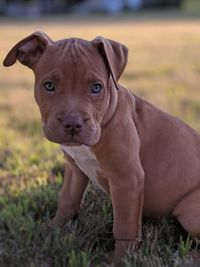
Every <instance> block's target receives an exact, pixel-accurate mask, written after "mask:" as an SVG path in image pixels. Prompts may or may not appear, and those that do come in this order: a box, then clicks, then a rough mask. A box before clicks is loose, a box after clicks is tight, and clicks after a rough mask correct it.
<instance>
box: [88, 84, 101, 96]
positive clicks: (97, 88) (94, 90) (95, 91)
mask: <svg viewBox="0 0 200 267" xmlns="http://www.w3.org/2000/svg"><path fill="white" fill-rule="evenodd" d="M101 90H102V85H101V84H100V83H94V84H93V85H92V89H91V92H92V94H99V93H100V92H101Z"/></svg>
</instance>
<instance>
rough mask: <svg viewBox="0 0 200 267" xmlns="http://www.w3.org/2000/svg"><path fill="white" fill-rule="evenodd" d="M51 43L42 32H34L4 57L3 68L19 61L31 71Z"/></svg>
mask: <svg viewBox="0 0 200 267" xmlns="http://www.w3.org/2000/svg"><path fill="white" fill-rule="evenodd" d="M50 44H53V41H52V40H51V39H50V38H49V37H48V36H47V35H46V34H45V33H43V32H35V33H33V34H31V35H29V36H28V37H26V38H25V39H23V40H21V41H20V42H19V43H17V44H16V45H15V46H14V47H13V48H12V49H11V50H10V52H9V53H8V55H7V56H6V58H5V60H4V62H3V64H4V66H5V67H9V66H11V65H13V64H14V63H15V62H16V60H19V61H20V62H21V63H22V64H23V65H26V66H27V67H29V68H31V69H33V68H34V67H35V65H36V63H37V62H38V60H39V58H40V56H41V55H42V53H43V52H44V50H45V49H46V47H47V46H48V45H50Z"/></svg>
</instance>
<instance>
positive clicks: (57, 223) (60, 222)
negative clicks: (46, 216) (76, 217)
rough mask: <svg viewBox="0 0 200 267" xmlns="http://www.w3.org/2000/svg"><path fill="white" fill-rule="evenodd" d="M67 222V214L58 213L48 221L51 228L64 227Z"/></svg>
mask: <svg viewBox="0 0 200 267" xmlns="http://www.w3.org/2000/svg"><path fill="white" fill-rule="evenodd" d="M66 222H67V218H66V217H65V216H62V215H59V214H56V215H55V217H54V218H53V219H52V220H51V221H50V222H49V223H48V226H49V227H51V228H54V227H62V226H64V225H65V223H66Z"/></svg>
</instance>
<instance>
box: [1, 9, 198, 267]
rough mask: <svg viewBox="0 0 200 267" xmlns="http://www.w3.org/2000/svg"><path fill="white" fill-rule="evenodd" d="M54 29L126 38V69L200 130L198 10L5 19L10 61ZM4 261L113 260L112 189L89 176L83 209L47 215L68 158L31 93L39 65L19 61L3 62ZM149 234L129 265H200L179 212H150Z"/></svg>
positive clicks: (128, 77)
mask: <svg viewBox="0 0 200 267" xmlns="http://www.w3.org/2000/svg"><path fill="white" fill-rule="evenodd" d="M38 29H40V30H43V31H45V32H47V33H48V34H49V36H51V37H52V38H53V39H59V38H64V37H71V36H78V37H82V38H85V39H93V38H94V37H95V36H97V35H103V36H106V37H108V38H111V39H115V40H118V41H120V42H122V43H124V44H126V45H127V47H128V48H129V63H128V66H127V68H126V70H125V72H124V75H123V76H122V78H121V84H124V85H125V86H127V87H128V88H130V89H131V90H133V91H134V92H135V93H136V94H138V95H140V96H142V97H144V98H145V99H147V100H149V101H151V102H152V103H153V104H155V105H157V106H159V107H160V108H161V109H163V110H165V111H167V112H170V113H171V114H174V115H176V116H178V117H180V118H182V119H183V120H184V121H186V122H187V123H188V124H190V125H191V126H192V127H194V128H195V129H196V130H197V131H199V132H200V120H199V116H200V90H199V89H200V62H199V56H200V52H199V47H200V20H198V19H197V18H195V19H191V18H188V16H185V15H183V16H182V15H179V19H178V20H177V19H176V18H175V16H174V15H173V16H172V17H171V16H170V13H169V14H168V16H167V15H166V13H165V16H164V18H162V14H159V16H157V17H156V16H155V17H154V16H150V19H148V17H146V15H145V14H142V18H140V17H139V15H138V14H135V18H132V17H131V16H130V15H128V18H127V17H123V16H122V17H121V18H120V19H116V18H112V19H110V18H105V19H104V20H103V21H101V18H100V17H98V18H94V17H93V19H86V20H85V19H84V18H77V17H76V20H74V18H73V17H70V18H66V19H64V18H59V19H57V20H56V19H55V18H52V19H51V20H50V19H49V18H46V19H39V20H38V21H31V22H30V21H29V22H27V23H24V21H23V20H18V21H17V20H11V21H8V20H5V19H4V20H1V24H0V32H1V44H0V46H1V50H0V51H1V52H0V61H1V62H2V61H3V58H4V57H5V55H6V53H7V52H8V50H9V49H10V48H11V47H12V46H13V45H14V44H15V43H16V42H17V41H19V40H20V39H21V38H23V37H25V36H26V35H28V34H30V33H31V32H33V31H35V30H38ZM0 68H1V69H0V125H1V131H0V266H2V267H4V266H6V267H7V266H25V267H26V266H27V267H29V266H30V267H50V266H55V267H56V266H58V267H61V266H69V267H84V266H85V267H86V266H88V265H89V264H90V265H91V266H92V267H95V266H106V264H105V261H104V255H105V252H106V251H108V250H110V249H112V248H113V237H112V221H113V217H112V209H111V203H110V199H109V197H107V196H105V195H104V194H103V193H101V192H99V191H98V190H96V189H95V188H93V187H92V186H90V188H89V190H88V192H87V194H86V198H85V201H84V203H83V205H82V208H81V210H80V214H79V217H78V218H77V219H75V220H74V221H70V222H69V223H67V224H66V225H65V226H64V227H63V228H62V229H55V230H51V229H49V228H48V226H47V224H48V222H49V220H50V219H51V218H52V217H53V215H54V214H55V211H56V202H57V195H58V191H59V188H60V186H61V183H62V178H63V165H64V159H63V155H62V153H61V151H60V149H59V147H58V146H57V145H55V144H52V143H50V142H48V141H47V140H45V138H44V137H43V135H42V132H41V126H40V116H39V111H38V108H37V106H36V104H35V102H34V99H33V89H32V87H33V75H32V73H31V71H30V70H28V69H25V68H24V67H23V66H21V65H20V64H17V65H15V67H12V68H8V69H6V68H3V67H0ZM143 237H144V242H143V244H142V246H141V248H140V249H139V251H138V252H131V251H130V252H129V253H128V255H127V257H126V259H125V266H126V267H129V266H140V267H143V266H145V267H147V266H148V267H151V266H152V267H153V266H158V267H159V266H162V267H164V266H181V267H182V266H187V267H188V266H192V267H194V266H200V261H199V254H198V244H197V243H196V242H195V241H194V240H192V239H191V238H190V237H189V236H188V235H187V234H186V233H184V232H183V230H182V229H181V228H180V226H179V225H178V224H177V223H176V222H175V221H174V220H172V219H168V218H160V219H156V220H155V219H144V224H143Z"/></svg>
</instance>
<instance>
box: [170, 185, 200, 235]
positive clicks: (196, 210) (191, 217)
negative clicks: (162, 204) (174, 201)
mask: <svg viewBox="0 0 200 267" xmlns="http://www.w3.org/2000/svg"><path fill="white" fill-rule="evenodd" d="M173 216H175V217H176V218H177V220H178V221H179V222H180V224H181V225H182V227H183V228H184V229H185V230H186V231H187V232H188V233H189V234H190V235H191V236H192V237H195V238H200V188H197V189H196V190H194V191H192V192H191V193H190V194H188V195H187V196H186V197H184V198H183V200H181V201H180V202H179V203H178V205H177V206H176V207H175V209H174V212H173Z"/></svg>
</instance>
